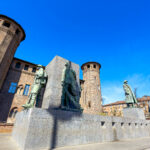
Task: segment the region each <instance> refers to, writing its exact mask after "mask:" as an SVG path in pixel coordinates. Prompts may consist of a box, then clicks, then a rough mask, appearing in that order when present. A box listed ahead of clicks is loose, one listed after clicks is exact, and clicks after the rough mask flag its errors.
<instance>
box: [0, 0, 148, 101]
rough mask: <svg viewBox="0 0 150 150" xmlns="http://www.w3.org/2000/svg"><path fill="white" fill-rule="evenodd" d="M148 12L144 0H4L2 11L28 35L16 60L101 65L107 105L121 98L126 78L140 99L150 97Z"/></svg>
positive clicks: (38, 62) (0, 10) (103, 92)
mask: <svg viewBox="0 0 150 150" xmlns="http://www.w3.org/2000/svg"><path fill="white" fill-rule="evenodd" d="M149 8H150V1H148V0H125V1H124V0H122V1H121V0H113V1H112V0H105V1H101V0H74V1H73V0H53V1H51V0H42V1H41V0H26V1H22V2H21V1H20V0H13V1H12V0H7V1H1V7H0V13H1V14H4V15H7V16H9V17H11V18H13V19H15V20H16V21H17V22H18V23H20V24H21V25H22V27H23V28H24V30H25V32H26V39H25V41H23V42H22V43H21V44H20V46H19V48H18V50H17V52H16V55H15V56H16V57H18V58H21V59H24V60H27V61H30V62H33V63H36V64H43V65H47V64H48V63H49V62H50V61H51V60H52V58H53V57H54V56H55V55H59V56H62V57H64V58H66V59H69V60H71V61H73V62H75V63H77V64H79V65H80V66H81V65H82V64H83V63H85V62H87V61H97V62H99V63H100V64H101V65H102V68H101V88H102V96H103V97H104V98H105V103H110V102H114V101H117V100H123V99H124V92H123V89H122V84H123V81H124V80H125V79H127V80H129V84H130V85H131V86H132V88H133V89H134V88H137V95H138V97H141V96H143V95H150V59H149V57H150V9H149ZM80 76H81V78H82V74H81V75H80Z"/></svg>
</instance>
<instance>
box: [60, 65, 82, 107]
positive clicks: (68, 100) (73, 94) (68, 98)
mask: <svg viewBox="0 0 150 150" xmlns="http://www.w3.org/2000/svg"><path fill="white" fill-rule="evenodd" d="M61 82H62V84H63V85H62V86H63V91H62V104H61V105H62V106H63V107H67V108H73V109H80V104H79V97H80V91H79V90H80V89H78V85H77V81H76V73H75V71H74V70H72V69H71V68H70V67H66V68H64V70H63V72H62V79H61Z"/></svg>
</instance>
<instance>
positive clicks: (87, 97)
mask: <svg viewBox="0 0 150 150" xmlns="http://www.w3.org/2000/svg"><path fill="white" fill-rule="evenodd" d="M100 68H101V65H100V64H99V63H97V62H87V63H85V64H83V65H82V66H81V69H82V71H83V81H82V82H81V88H82V92H81V99H80V103H81V106H82V108H83V109H84V112H87V113H95V114H98V113H101V112H102V97H101V86H100Z"/></svg>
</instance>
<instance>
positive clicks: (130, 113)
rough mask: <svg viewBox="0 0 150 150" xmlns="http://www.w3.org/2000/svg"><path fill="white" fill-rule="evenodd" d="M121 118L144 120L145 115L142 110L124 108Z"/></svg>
mask: <svg viewBox="0 0 150 150" xmlns="http://www.w3.org/2000/svg"><path fill="white" fill-rule="evenodd" d="M123 116H124V117H127V118H137V119H144V120H145V115H144V111H143V109H142V108H124V109H123Z"/></svg>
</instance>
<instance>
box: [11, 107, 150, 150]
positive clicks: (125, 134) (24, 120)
mask: <svg viewBox="0 0 150 150" xmlns="http://www.w3.org/2000/svg"><path fill="white" fill-rule="evenodd" d="M149 136H150V121H146V120H139V119H130V118H123V117H108V116H100V115H89V114H82V113H80V112H70V111H62V110H53V109H40V108H32V109H29V110H24V111H22V112H19V113H17V115H16V122H15V125H14V129H13V132H12V137H13V139H14V140H15V141H16V143H17V144H18V146H19V147H20V149H21V150H42V149H43V150H50V149H52V148H56V147H64V146H73V145H82V144H91V143H100V142H109V141H116V140H123V139H131V138H141V137H149Z"/></svg>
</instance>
